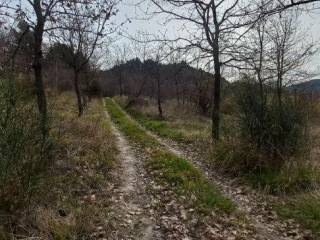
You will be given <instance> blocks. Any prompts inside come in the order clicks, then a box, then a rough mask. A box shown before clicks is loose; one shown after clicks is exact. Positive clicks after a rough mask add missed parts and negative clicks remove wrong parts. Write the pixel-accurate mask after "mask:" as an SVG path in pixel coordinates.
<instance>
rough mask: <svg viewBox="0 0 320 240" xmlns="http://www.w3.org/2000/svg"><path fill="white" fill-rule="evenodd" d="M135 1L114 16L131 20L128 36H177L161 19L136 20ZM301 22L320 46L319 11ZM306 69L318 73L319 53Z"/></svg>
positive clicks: (129, 0)
mask: <svg viewBox="0 0 320 240" xmlns="http://www.w3.org/2000/svg"><path fill="white" fill-rule="evenodd" d="M134 2H135V0H124V1H123V2H122V3H121V5H119V10H120V12H119V14H118V16H116V18H117V21H123V20H124V19H126V18H130V19H131V20H132V22H131V23H127V24H126V25H125V29H126V31H127V32H128V33H129V34H130V35H135V33H136V32H138V31H143V32H149V33H152V34H158V33H162V32H165V31H167V34H168V35H169V36H171V37H172V36H175V35H179V24H170V26H165V25H163V24H162V21H163V18H159V17H157V18H152V19H148V20H137V19H136V18H137V17H138V18H142V17H143V14H142V13H141V12H140V11H139V10H138V9H136V8H135V7H134V6H132V4H133V3H134ZM299 20H300V22H301V28H302V29H305V31H306V32H307V33H308V34H310V36H311V37H312V39H313V41H314V42H316V43H317V44H319V46H320V9H318V10H314V11H313V12H311V13H308V14H307V13H303V14H301V16H300V17H299ZM120 42H126V40H125V39H121V40H120ZM306 68H307V69H310V70H312V71H313V72H314V71H316V72H318V73H320V52H319V53H318V54H317V55H315V56H314V57H313V59H312V61H311V63H310V64H309V65H308V66H306Z"/></svg>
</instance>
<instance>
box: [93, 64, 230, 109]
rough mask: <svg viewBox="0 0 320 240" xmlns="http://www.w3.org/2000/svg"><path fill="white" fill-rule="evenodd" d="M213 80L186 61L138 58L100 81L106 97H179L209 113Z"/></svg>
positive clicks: (101, 75) (116, 67)
mask: <svg viewBox="0 0 320 240" xmlns="http://www.w3.org/2000/svg"><path fill="white" fill-rule="evenodd" d="M213 78H214V76H213V74H211V73H209V72H206V71H204V70H203V69H196V68H194V67H192V66H190V65H188V64H187V63H186V62H181V63H170V64H162V63H157V62H156V61H153V60H146V61H144V62H142V61H141V60H140V59H138V58H135V59H132V60H130V61H127V62H126V63H121V64H118V65H116V66H114V67H112V68H111V69H109V70H107V71H104V72H101V73H100V76H99V79H100V80H99V82H100V85H101V89H102V93H103V95H105V96H114V95H127V96H128V97H131V98H136V99H138V98H139V97H140V96H144V97H154V96H159V97H160V99H161V101H163V100H164V99H173V98H176V99H177V101H178V102H181V103H184V102H186V101H189V102H194V103H195V104H198V105H199V107H200V108H201V110H202V111H203V112H207V111H208V109H209V107H210V105H211V102H212V96H213V81H212V79H213ZM224 84H227V81H226V80H225V81H224Z"/></svg>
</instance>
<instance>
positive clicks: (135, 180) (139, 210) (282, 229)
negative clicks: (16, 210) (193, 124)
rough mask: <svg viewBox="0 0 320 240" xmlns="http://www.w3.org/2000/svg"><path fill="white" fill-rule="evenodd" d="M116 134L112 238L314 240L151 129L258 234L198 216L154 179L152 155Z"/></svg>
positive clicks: (226, 221) (257, 196) (263, 201)
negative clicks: (150, 169)
mask: <svg viewBox="0 0 320 240" xmlns="http://www.w3.org/2000/svg"><path fill="white" fill-rule="evenodd" d="M106 114H107V113H106ZM107 117H108V118H109V116H108V115H107ZM113 132H114V135H115V136H116V138H117V144H118V149H119V151H120V154H119V159H120V166H119V168H118V170H117V171H116V173H115V176H114V177H115V178H119V182H120V185H119V187H117V188H115V190H114V195H113V210H112V212H113V217H114V224H113V229H114V230H113V232H112V235H111V236H110V238H109V239H115V240H116V239H137V240H138V239H141V240H144V239H146V240H147V239H159V240H161V239H166V240H167V239H168V240H169V239H177V240H178V239H181V240H191V239H220V240H222V239H227V240H236V239H248V240H249V239H252V240H253V239H260V240H290V239H291V240H292V239H315V238H313V237H312V236H311V233H310V232H309V231H305V230H303V229H302V228H301V227H300V226H299V224H296V223H294V222H293V221H282V220H280V219H279V217H278V216H277V215H276V213H275V212H274V211H273V210H272V208H271V207H270V206H269V205H268V204H267V201H266V199H264V198H263V195H260V194H258V193H257V192H255V191H253V190H251V189H248V188H243V187H241V186H238V185H236V184H234V183H233V182H232V181H231V180H228V179H225V178H222V177H219V174H217V173H216V172H215V171H214V170H213V171H212V170H210V171H208V166H207V165H206V164H204V163H203V162H202V161H201V160H199V158H198V157H199V156H197V155H195V154H192V153H190V152H188V151H186V150H184V149H183V148H182V147H181V146H179V145H178V144H177V143H175V142H172V141H170V140H165V139H161V138H159V137H158V136H156V135H154V134H153V133H150V132H148V131H147V132H148V133H149V134H150V135H151V136H153V137H155V138H156V139H157V140H158V141H159V142H160V143H161V144H162V145H163V146H165V147H166V148H167V149H168V150H170V151H172V152H173V153H175V154H176V155H179V156H182V157H184V158H186V159H188V160H189V161H190V162H192V163H193V164H194V165H195V166H196V167H198V168H199V169H200V170H201V171H202V172H203V173H204V174H205V175H206V176H207V177H208V178H209V179H210V180H211V181H212V182H213V183H214V184H215V185H216V186H217V187H218V189H219V190H220V191H221V192H223V193H224V194H225V195H226V196H227V197H229V198H230V199H231V200H233V201H234V203H235V204H236V205H237V206H238V208H239V209H240V210H241V212H243V213H244V214H245V216H246V218H247V219H249V221H250V226H251V227H252V229H253V230H252V231H251V230H248V228H247V226H245V227H241V226H237V225H233V224H230V223H229V222H232V221H233V220H234V219H232V217H231V218H230V217H229V216H215V215H214V213H213V216H214V217H212V218H210V217H209V218H208V217H205V216H199V215H197V214H196V213H195V212H194V210H193V209H190V208H189V207H188V206H185V205H183V204H181V202H180V201H179V200H177V198H176V195H175V194H174V193H172V191H171V190H170V189H169V188H168V186H161V185H158V184H157V183H156V182H154V181H153V177H152V173H148V172H146V170H145V168H144V162H145V161H146V159H147V158H148V156H147V154H146V153H144V152H143V151H142V150H141V149H139V146H137V145H135V143H133V142H130V141H127V140H126V138H125V137H124V136H123V135H122V133H121V132H120V131H119V130H118V129H117V128H116V127H115V126H113Z"/></svg>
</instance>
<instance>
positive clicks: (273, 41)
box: [267, 14, 315, 109]
mask: <svg viewBox="0 0 320 240" xmlns="http://www.w3.org/2000/svg"><path fill="white" fill-rule="evenodd" d="M298 25H299V24H298V21H297V16H296V15H295V14H277V15H275V16H273V18H271V19H270V27H269V28H268V29H267V36H268V40H269V42H270V49H269V51H268V53H267V57H268V59H269V62H270V65H269V66H268V70H269V71H270V73H271V75H272V76H273V78H274V79H275V82H276V89H277V98H278V104H279V107H280V109H281V103H282V92H283V88H284V87H286V86H288V85H290V84H293V83H294V82H297V81H299V80H303V79H306V78H307V77H308V76H309V73H308V72H307V71H306V70H304V69H303V66H304V65H305V63H307V62H308V61H309V60H310V57H311V56H312V55H313V54H314V53H315V48H314V44H313V43H312V42H310V41H309V40H308V37H307V34H306V33H304V32H303V31H300V30H299V28H298Z"/></svg>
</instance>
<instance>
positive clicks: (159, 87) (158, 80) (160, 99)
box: [156, 74, 163, 119]
mask: <svg viewBox="0 0 320 240" xmlns="http://www.w3.org/2000/svg"><path fill="white" fill-rule="evenodd" d="M156 81H157V104H158V111H159V118H160V119H162V118H163V111H162V98H161V83H160V75H159V74H158V76H157V77H156Z"/></svg>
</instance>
